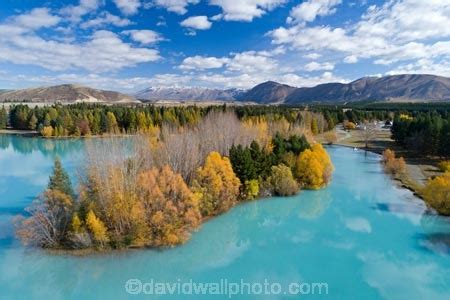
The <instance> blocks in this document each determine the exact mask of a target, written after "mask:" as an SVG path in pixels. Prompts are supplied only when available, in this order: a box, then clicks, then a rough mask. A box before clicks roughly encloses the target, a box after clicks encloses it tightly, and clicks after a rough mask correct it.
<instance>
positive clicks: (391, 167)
mask: <svg viewBox="0 0 450 300" xmlns="http://www.w3.org/2000/svg"><path fill="white" fill-rule="evenodd" d="M382 163H383V166H384V170H385V171H386V172H387V173H389V174H392V175H401V174H403V173H405V171H406V163H405V160H404V159H403V157H399V158H396V157H395V152H394V151H392V150H390V149H386V150H384V151H383V159H382Z"/></svg>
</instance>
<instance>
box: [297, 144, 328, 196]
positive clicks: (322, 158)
mask: <svg viewBox="0 0 450 300" xmlns="http://www.w3.org/2000/svg"><path fill="white" fill-rule="evenodd" d="M332 172H333V165H332V163H331V160H330V157H329V156H328V153H327V152H326V150H325V149H324V148H323V147H322V145H321V144H314V145H313V146H312V147H311V149H306V150H305V151H303V152H302V153H300V155H299V156H298V159H297V164H296V177H297V178H298V180H299V181H300V183H301V184H302V185H303V186H304V187H306V188H310V189H319V188H321V187H322V186H324V185H326V184H327V183H328V182H329V181H330V179H331V174H332Z"/></svg>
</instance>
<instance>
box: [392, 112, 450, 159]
mask: <svg viewBox="0 0 450 300" xmlns="http://www.w3.org/2000/svg"><path fill="white" fill-rule="evenodd" d="M392 138H393V139H394V140H395V141H396V142H397V143H399V144H400V145H401V146H403V147H404V148H406V149H408V150H410V151H414V152H417V153H419V154H421V155H439V156H444V157H449V156H450V114H449V113H448V111H443V112H439V111H429V112H413V113H400V114H396V116H395V119H394V124H393V126H392Z"/></svg>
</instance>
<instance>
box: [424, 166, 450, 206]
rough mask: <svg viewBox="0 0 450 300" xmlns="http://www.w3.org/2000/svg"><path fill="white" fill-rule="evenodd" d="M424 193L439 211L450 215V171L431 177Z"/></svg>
mask: <svg viewBox="0 0 450 300" xmlns="http://www.w3.org/2000/svg"><path fill="white" fill-rule="evenodd" d="M422 195H423V197H424V199H425V200H426V201H427V202H428V203H429V204H430V205H431V206H432V207H433V208H435V209H436V210H437V211H438V212H439V213H441V214H444V215H450V172H446V173H444V174H443V175H441V176H436V177H435V178H433V179H429V180H428V182H427V184H426V185H425V187H424V188H423V190H422Z"/></svg>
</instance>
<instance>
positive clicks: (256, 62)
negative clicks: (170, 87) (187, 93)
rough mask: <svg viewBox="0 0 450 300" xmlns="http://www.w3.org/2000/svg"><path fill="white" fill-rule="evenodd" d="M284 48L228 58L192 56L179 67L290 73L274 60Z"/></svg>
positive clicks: (235, 71) (183, 68) (235, 54)
mask: <svg viewBox="0 0 450 300" xmlns="http://www.w3.org/2000/svg"><path fill="white" fill-rule="evenodd" d="M283 50H284V49H283V48H279V47H278V48H275V49H273V50H271V51H245V52H239V53H230V55H229V56H227V57H205V56H198V55H197V56H191V57H187V58H185V59H184V60H183V62H182V64H181V65H180V66H179V68H180V69H182V70H197V71H198V70H205V69H217V68H222V67H225V68H226V72H228V73H248V74H256V73H259V74H261V73H266V74H268V73H270V72H272V71H282V72H287V71H290V68H286V67H285V68H282V67H280V66H279V65H278V62H277V61H276V60H275V59H274V58H273V57H274V56H276V55H279V54H282V53H284V52H283Z"/></svg>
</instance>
